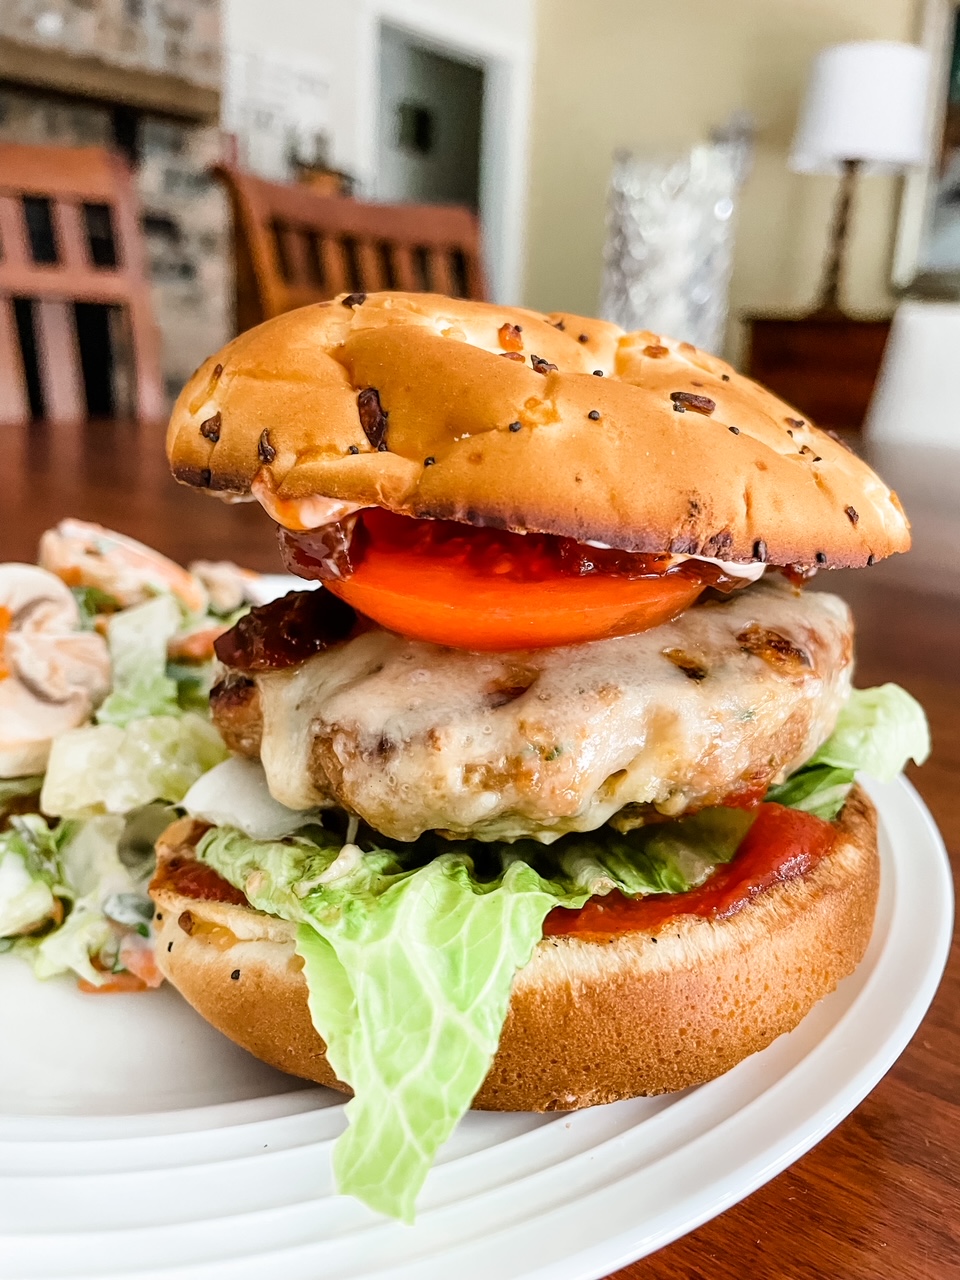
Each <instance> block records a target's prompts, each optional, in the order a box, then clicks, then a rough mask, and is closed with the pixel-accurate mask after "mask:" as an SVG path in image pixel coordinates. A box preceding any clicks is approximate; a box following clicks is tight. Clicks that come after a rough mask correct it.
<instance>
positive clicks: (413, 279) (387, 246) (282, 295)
mask: <svg viewBox="0 0 960 1280" xmlns="http://www.w3.org/2000/svg"><path fill="white" fill-rule="evenodd" d="M215 173H216V174H217V175H218V176H219V177H220V178H221V179H222V180H223V181H224V183H225V184H226V188H227V191H228V192H229V195H230V200H231V204H232V206H233V223H234V244H235V253H236V271H237V327H238V328H239V329H241V330H243V329H248V328H250V327H251V326H252V325H255V324H259V322H260V321H261V320H267V319H270V317H272V316H276V315H280V314H281V313H282V312H284V311H290V310H291V309H292V308H293V307H302V306H305V305H306V304H307V303H310V302H320V301H323V300H325V299H327V298H333V297H336V295H337V294H338V293H344V292H349V293H360V292H363V293H373V292H375V291H376V290H378V289H404V290H410V291H413V292H420V291H432V292H435V293H447V294H452V295H454V296H455V297H461V298H475V299H481V300H482V299H483V298H485V296H486V286H485V282H484V275H483V267H482V264H481V255H480V229H479V224H478V222H477V218H476V215H475V214H473V213H471V212H470V210H469V209H465V208H461V207H458V206H455V205H416V204H367V203H365V202H364V201H360V200H353V199H350V198H348V197H345V196H321V195H318V194H317V193H316V192H315V191H312V190H310V188H309V187H306V186H285V185H282V184H280V183H275V182H264V181H263V180H262V179H260V178H255V177H253V176H252V175H251V174H248V173H243V172H241V171H240V170H239V169H236V168H234V167H232V166H229V165H220V166H218V167H217V169H216V170H215Z"/></svg>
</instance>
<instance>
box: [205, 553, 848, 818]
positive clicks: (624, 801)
mask: <svg viewBox="0 0 960 1280" xmlns="http://www.w3.org/2000/svg"><path fill="white" fill-rule="evenodd" d="M288 600H289V602H290V605H289V610H288V613H287V615H286V616H289V611H290V610H293V609H295V608H296V607H297V604H298V603H299V602H298V601H297V600H296V597H288ZM308 603H310V602H308ZM318 603H319V601H318ZM270 614H271V615H272V620H270V621H268V624H267V625H268V626H270V627H272V628H273V629H274V630H278V629H282V627H283V625H284V613H283V611H282V608H281V607H279V606H273V607H272V608H271V610H270ZM267 643H269V637H268V640H267ZM852 648H853V628H852V622H851V618H850V613H849V610H848V609H847V606H846V605H845V604H844V603H843V601H841V600H840V599H838V598H837V597H836V596H832V595H827V594H825V593H816V594H813V593H801V592H800V591H798V590H796V589H795V588H793V587H791V586H790V585H789V584H788V583H787V582H786V581H784V580H783V579H782V578H777V579H769V580H765V581H762V582H760V583H758V584H757V585H755V586H752V587H749V588H747V589H746V590H743V591H740V592H737V593H736V594H734V595H732V596H730V597H728V598H727V599H726V600H717V601H713V602H709V603H706V604H703V605H701V606H698V607H697V608H694V609H689V610H688V611H687V612H686V613H684V614H683V615H682V616H681V617H680V618H678V619H677V620H676V621H675V622H671V623H667V624H665V625H663V626H660V627H655V628H653V629H652V630H650V631H643V632H640V633H639V634H638V635H631V636H620V637H617V638H614V639H610V640H598V641H595V642H593V643H591V644H583V645H571V646H566V647H563V648H555V649H531V650H526V651H519V652H509V653H492V652H491V653H483V654H475V653H469V652H467V651H465V650H462V649H451V648H441V647H439V646H437V645H431V644H426V643H423V642H421V641H416V640H408V639H406V638H405V637H403V636H400V635H396V634H394V633H392V632H389V631H385V630H384V629H383V628H381V627H374V628H370V629H367V630H363V631H361V632H360V634H355V635H352V636H349V637H348V638H346V639H344V640H342V641H341V642H340V643H335V644H334V645H332V647H330V648H328V649H326V650H324V651H323V652H320V653H318V654H316V655H315V656H314V657H311V658H309V659H308V660H307V661H305V662H301V663H299V664H297V665H294V666H288V667H286V668H284V669H280V670H260V671H250V670H249V669H248V670H247V671H243V670H242V669H237V668H232V669H228V671H227V673H226V675H225V676H224V678H223V679H222V680H221V681H220V683H219V684H218V685H217V686H216V687H215V688H214V691H213V695H212V706H213V715H214V720H215V722H216V724H217V726H218V728H219V729H220V731H221V733H222V734H223V737H224V739H225V741H226V742H227V745H228V746H229V747H230V748H231V749H232V750H234V751H237V752H238V753H240V754H241V755H244V756H248V757H251V758H259V759H260V760H261V761H262V763H263V766H264V769H265V771H266V777H267V783H268V785H269V788H270V792H271V794H272V795H273V796H274V797H275V798H276V799H277V800H279V801H281V802H282V803H283V804H285V805H287V806H289V807H290V808H292V809H311V808H314V807H321V808H325V807H329V806H331V805H337V806H340V807H342V808H344V809H346V810H347V811H348V812H349V813H352V814H356V815H357V816H358V817H360V818H363V819H364V820H365V821H366V822H368V823H369V824H370V826H371V827H373V828H374V829H375V830H377V831H380V832H382V833H383V834H384V835H387V836H390V837H392V838H394V839H397V840H415V839H416V838H417V837H418V836H419V835H421V834H422V833H423V832H424V831H431V830H440V831H444V832H448V833H450V834H451V835H453V836H458V837H463V836H472V837H473V838H475V839H480V840H495V839H505V840H515V839H519V838H521V837H524V836H532V837H534V838H538V839H541V840H547V841H549V840H552V839H555V838H556V837H557V836H559V835H561V834H563V833H565V832H568V831H590V830H593V829H594V828H597V827H599V826H601V825H602V824H603V823H604V822H607V821H608V820H610V819H611V818H614V816H615V815H617V814H618V813H621V815H622V816H621V823H622V822H624V821H630V822H636V821H642V820H643V818H644V816H650V817H653V818H654V819H657V818H659V817H660V816H661V815H669V816H676V815H678V814H681V813H684V812H686V811H688V810H696V809H701V808H703V807H705V806H707V805H716V804H722V803H723V802H724V801H726V800H728V799H730V798H731V797H737V796H740V797H743V796H748V795H749V796H759V795H762V794H764V793H765V792H766V790H767V788H768V787H769V786H770V785H771V784H773V783H776V782H779V781H781V780H782V779H783V778H784V777H785V776H786V775H787V774H788V773H790V772H791V771H792V770H793V769H795V768H797V767H798V766H799V765H801V764H803V763H804V762H805V761H806V760H807V759H808V758H809V757H810V756H811V755H812V754H813V752H814V751H815V750H816V748H817V747H818V746H819V745H820V743H821V742H823V741H824V740H825V739H826V738H827V737H829V735H830V733H831V731H832V729H833V726H834V722H835V720H836V718H837V713H838V711H839V709H840V707H841V705H842V704H843V702H844V701H845V700H846V697H847V694H848V691H849V686H850V674H851V666H852ZM230 652H231V654H232V656H233V657H234V659H235V660H236V661H237V662H238V663H239V664H240V666H241V667H243V666H247V667H248V668H249V663H250V661H251V655H250V652H249V649H247V650H246V651H245V650H244V647H243V644H242V641H241V642H240V643H239V644H237V645H234V646H233V647H232V648H231V650H230ZM245 656H246V661H245ZM261 665H262V664H261ZM625 806H631V808H630V809H629V810H627V811H626V813H623V812H622V811H624V809H625Z"/></svg>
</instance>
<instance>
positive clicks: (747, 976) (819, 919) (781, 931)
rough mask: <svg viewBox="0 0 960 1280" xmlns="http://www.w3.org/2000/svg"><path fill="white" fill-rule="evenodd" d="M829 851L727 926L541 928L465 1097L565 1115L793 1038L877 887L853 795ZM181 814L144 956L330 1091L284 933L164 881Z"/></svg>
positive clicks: (699, 922)
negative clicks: (593, 933) (152, 947)
mask: <svg viewBox="0 0 960 1280" xmlns="http://www.w3.org/2000/svg"><path fill="white" fill-rule="evenodd" d="M839 826H840V832H841V839H840V841H839V842H838V844H837V846H836V848H835V850H834V851H833V852H832V853H831V854H830V855H829V856H828V857H826V858H825V859H824V860H823V861H822V862H820V863H818V864H817V866H816V867H815V868H814V869H813V870H812V871H811V872H810V873H809V874H808V875H806V876H804V877H802V878H799V879H797V880H793V881H789V882H787V883H785V884H780V885H777V886H775V887H774V888H772V889H769V890H767V891H766V892H764V893H761V894H760V895H759V896H758V897H756V898H755V899H754V900H753V901H752V902H751V903H750V904H749V905H748V906H746V907H744V908H743V909H742V910H741V911H739V912H738V913H737V914H736V915H734V916H731V917H729V918H728V919H726V920H721V921H713V920H706V919H700V918H697V917H692V916H688V917H678V918H677V919H676V920H673V921H670V922H668V923H667V924H666V925H664V926H663V927H662V928H661V929H660V930H659V931H658V933H657V934H656V935H655V936H648V935H647V934H624V935H621V936H619V937H617V938H615V939H613V940H612V941H609V942H592V941H587V940H582V939H578V938H571V937H551V938H545V939H544V940H543V941H542V942H541V943H540V944H539V946H538V947H537V950H536V952H535V953H534V956H533V959H532V960H531V961H530V963H529V964H528V965H527V966H526V968H524V969H522V970H521V971H520V973H518V974H517V977H516V979H515V981H514V987H513V995H512V999H511V1004H510V1011H509V1014H508V1016H507V1021H506V1024H505V1025H504V1028H503V1032H502V1035H501V1037H500V1048H499V1050H498V1052H497V1055H496V1057H495V1058H494V1061H493V1065H492V1067H491V1068H490V1073H489V1075H488V1076H487V1078H486V1081H485V1082H484V1084H483V1086H482V1088H481V1090H480V1092H479V1093H478V1094H477V1097H476V1098H475V1100H474V1104H473V1105H474V1106H475V1107H479V1108H483V1109H487V1110H494V1111H553V1110H572V1109H574V1108H578V1107H587V1106H593V1105H594V1104H596V1103H601V1102H613V1101H616V1100H617V1099H620V1098H631V1097H636V1096H639V1095H642V1094H657V1093H665V1092H669V1091H673V1090H676V1089H683V1088H686V1087H687V1086H689V1085H695V1084H702V1083H704V1082H705V1081H707V1080H712V1079H713V1078H714V1077H715V1076H718V1075H721V1074H722V1073H723V1072H725V1071H728V1070H729V1069H730V1068H731V1067H733V1066H735V1065H736V1064H737V1063H738V1062H740V1061H741V1059H743V1058H745V1057H747V1056H748V1055H749V1054H751V1053H756V1052H757V1050H759V1049H763V1048H765V1047H766V1046H767V1045H768V1044H770V1042H771V1041H772V1040H774V1039H776V1037H777V1036H779V1035H781V1034H782V1033H783V1032H785V1031H790V1030H792V1029H793V1028H794V1027H795V1026H796V1025H797V1024H798V1023H799V1022H800V1020H801V1019H802V1018H803V1017H804V1016H805V1015H806V1014H807V1013H808V1012H809V1011H810V1009H811V1008H812V1007H813V1005H815V1004H816V1002H817V1001H818V1000H820V999H822V997H823V996H825V995H827V994H828V993H829V992H831V991H832V990H833V989H834V987H835V986H836V985H837V983H838V982H839V981H840V979H841V978H844V977H846V976H847V975H848V974H850V973H852V972H853V970H854V969H855V968H856V966H857V964H858V963H859V962H860V960H861V958H862V956H863V953H864V951H865V950H866V946H867V943H868V941H869V939H870V932H871V929H872V927H873V918H874V912H875V909H876V903H877V893H878V889H879V876H880V866H879V857H878V854H877V837H876V813H875V811H874V808H873V806H872V804H871V803H870V801H869V800H868V799H867V797H866V796H865V794H864V793H863V792H862V791H860V790H859V789H855V790H854V791H853V792H852V793H851V795H850V798H849V800H848V801H847V804H846V807H845V808H844V810H843V813H842V815H841V818H840V820H839ZM202 830H203V828H202V827H198V826H196V825H195V824H192V823H191V822H190V821H189V820H184V821H182V822H180V823H177V824H175V825H174V826H173V827H171V828H170V829H169V830H168V831H167V832H166V833H165V835H164V836H163V837H162V838H161V842H160V846H159V855H160V864H161V869H160V872H159V873H158V878H157V881H156V882H155V884H154V886H153V888H152V894H153V898H154V901H155V902H156V904H157V912H158V915H157V925H158V932H159V939H158V943H157V960H158V963H159V965H160V968H161V969H162V971H163V973H164V975H165V977H167V978H168V979H169V980H170V982H172V983H173V985H174V986H175V987H177V989H178V990H179V991H180V992H181V993H182V994H183V995H184V996H185V997H186V999H187V1000H188V1001H189V1002H190V1003H191V1004H192V1005H193V1006H194V1008H195V1009H197V1010H198V1012H199V1013H201V1014H202V1015H203V1016H204V1017H205V1018H206V1019H207V1020H208V1021H209V1022H212V1023H213V1025H214V1026H215V1027H218V1028H219V1029H220V1030H221V1031H222V1032H224V1033H225V1034H226V1035H228V1036H229V1037H230V1038H231V1039H232V1040H235V1041H236V1042H237V1043H238V1044H240V1045H243V1047H244V1048H246V1049H249V1050H250V1052H251V1053H253V1054H255V1055H256V1056H257V1057H258V1058H262V1059H263V1060H264V1061H265V1062H268V1063H270V1064H271V1065H272V1066H275V1067H279V1068H280V1069H281V1070H282V1071H288V1072H290V1073H292V1074H293V1075H297V1076H303V1077H304V1078H306V1079H308V1080H315V1081H317V1082H318V1083H320V1084H325V1085H332V1086H333V1087H335V1088H344V1086H343V1085H342V1084H341V1083H340V1082H339V1081H337V1079H336V1078H335V1076H334V1075H333V1072H332V1071H331V1070H330V1067H329V1066H328V1065H327V1060H326V1058H325V1056H324V1046H323V1042H322V1041H321V1039H320V1037H319V1036H318V1035H317V1033H316V1031H315V1030H314V1029H313V1025H312V1023H311V1021H310V1015H309V1012H308V1009H307V988H306V983H305V981H304V978H303V974H302V972H301V962H300V960H299V957H298V956H297V955H296V953H295V951H294V934H295V928H294V926H293V925H291V924H288V923H287V922H286V921H283V920H278V919H276V918H275V917H272V916H267V915H264V914H263V913H262V912H259V911H254V910H253V909H252V908H250V907H247V906H236V905H234V904H232V903H224V902H214V901H209V900H206V899H204V900H199V901H198V900H197V899H195V898H190V897H185V896H183V895H182V894H179V893H177V892H175V891H174V890H173V889H172V888H171V882H170V881H168V880H166V879H165V878H164V875H163V863H164V861H165V860H166V859H169V858H172V857H176V856H178V855H179V856H183V855H184V854H186V855H187V856H189V855H191V854H192V851H193V846H194V844H195V840H196V838H197V835H198V834H199V832H200V831H202Z"/></svg>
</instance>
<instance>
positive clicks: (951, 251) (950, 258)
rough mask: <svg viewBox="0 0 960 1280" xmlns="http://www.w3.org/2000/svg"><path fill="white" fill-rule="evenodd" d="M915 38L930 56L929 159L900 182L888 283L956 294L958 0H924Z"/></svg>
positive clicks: (959, 240)
mask: <svg viewBox="0 0 960 1280" xmlns="http://www.w3.org/2000/svg"><path fill="white" fill-rule="evenodd" d="M920 42H921V44H922V45H923V46H924V48H926V49H929V50H930V53H931V54H932V58H933V74H932V77H931V94H930V102H929V105H928V120H927V127H928V130H929V136H930V150H929V155H930V163H929V164H928V166H927V167H926V168H925V169H923V170H919V171H917V172H916V173H913V174H911V175H910V176H909V177H908V178H906V179H905V180H904V184H903V193H902V197H901V202H900V216H899V219H898V224H897V232H896V241H895V245H894V254H893V269H892V278H893V285H894V287H895V288H896V289H900V290H907V289H909V290H910V292H911V293H921V294H927V295H932V296H938V297H960V0H925V3H924V6H923V16H922V26H921V37H920Z"/></svg>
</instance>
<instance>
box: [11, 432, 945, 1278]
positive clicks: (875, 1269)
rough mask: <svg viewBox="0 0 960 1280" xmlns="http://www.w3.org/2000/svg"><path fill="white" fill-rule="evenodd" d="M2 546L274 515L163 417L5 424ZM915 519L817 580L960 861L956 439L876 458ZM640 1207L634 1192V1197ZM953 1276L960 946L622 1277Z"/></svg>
mask: <svg viewBox="0 0 960 1280" xmlns="http://www.w3.org/2000/svg"><path fill="white" fill-rule="evenodd" d="M0 441H2V442H3V443H2V452H0V559H3V560H9V559H21V560H32V559H33V558H34V555H35V551H36V545H37V540H38V538H39V536H40V534H41V533H42V532H43V530H44V529H45V528H47V527H48V526H50V525H51V524H54V523H55V522H56V521H57V520H59V519H61V518H62V517H63V516H67V515H71V516H77V517H80V518H83V519H88V520H96V521H99V522H100V523H102V524H105V525H107V526H110V527H112V528H115V529H119V530H121V531H123V532H125V533H128V534H131V535H132V536H134V537H137V538H141V539H142V540H143V541H145V542H147V543H149V544H150V545H151V546H154V547H156V548H157V549H158V550H161V551H163V552H165V553H167V554H168V555H171V556H173V557H174V558H176V559H179V560H181V561H186V560H189V559H191V558H194V557H203V558H206V559H220V558H230V559H234V560H236V561H238V562H239V563H241V564H245V565H249V566H250V567H251V568H255V569H260V570H267V571H279V569H280V562H279V557H278V554H277V551H276V546H275V542H274V538H273V533H272V529H271V525H270V522H269V521H268V520H267V518H266V517H265V516H264V515H263V513H262V512H261V511H260V509H259V507H257V506H256V505H252V504H250V505H248V504H241V505H225V504H223V503H220V502H217V501H215V500H214V499H211V498H209V497H207V496H205V495H198V494H195V493H193V492H191V491H189V490H187V489H183V488H180V487H178V486H177V485H176V484H174V482H173V481H172V480H171V479H170V477H169V475H168V473H167V468H166V463H165V461H164V458H163V432H162V429H160V428H148V427H137V426H134V425H132V424H129V423H90V424H88V425H87V426H86V427H83V428H65V427H57V428H51V427H46V426H43V425H38V424H33V425H32V426H29V427H24V428H0ZM871 460H872V461H875V462H876V463H877V465H878V467H879V469H880V470H881V471H882V473H883V474H884V476H885V478H886V479H887V480H888V481H889V482H890V483H892V484H893V485H894V486H895V487H896V488H897V489H898V490H899V492H900V494H901V497H902V498H903V501H904V505H905V506H906V508H907V510H908V512H909V513H910V515H911V517H912V519H913V522H914V534H915V536H914V544H915V545H914V551H913V552H912V553H911V554H910V556H909V557H895V558H894V560H892V561H888V562H885V563H883V564H881V565H877V566H875V567H874V568H872V569H867V570H861V571H859V572H856V573H849V572H838V573H830V574H826V573H823V574H821V575H820V577H819V579H818V580H817V585H823V586H829V588H830V589H831V590H837V591H839V593H840V594H842V595H844V596H846V597H847V599H848V600H849V601H850V602H851V604H852V605H853V608H854V612H855V615H856V618H857V624H858V654H859V660H858V675H857V683H858V684H861V685H870V684H879V683H882V682H883V681H886V680H895V681H898V682H899V683H900V684H903V685H904V686H905V687H906V688H907V689H909V690H910V691H911V692H912V693H913V694H915V695H916V696H917V697H918V698H919V699H920V700H921V702H922V703H923V704H924V706H925V707H926V709H927V713H928V715H929V717H930V722H931V728H932V732H933V743H934V750H933V755H932V757H931V759H930V761H929V762H928V763H927V764H926V765H925V766H924V767H923V768H922V769H919V770H917V769H911V777H912V778H913V780H914V782H915V783H916V785H917V787H918V789H919V790H920V793H921V795H922V796H923V798H924V799H925V800H926V802H927V804H928V805H929V806H930V809H931V810H932V812H933V815H934V817H935V819H936V820H937V822H938V823H939V825H940V829H941V831H942V832H943V836H944V839H945V841H946V843H947V846H948V848H949V850H950V853H951V858H952V861H953V865H954V873H955V875H956V871H957V868H958V866H960V448H958V450H957V451H956V452H943V451H934V450H917V449H908V448H902V447H901V448H897V447H894V446H889V447H887V448H886V449H884V450H875V451H874V455H873V456H872V457H871ZM640 1212H642V1206H639V1205H638V1213H640ZM701 1277H702V1278H703V1280H706V1278H707V1277H709V1280H744V1278H745V1277H756V1278H757V1280H820V1278H821V1277H829V1278H830V1280H889V1278H892V1277H896V1278H897V1280H948V1278H949V1277H960V950H958V947H957V944H956V939H955V941H954V947H953V950H952V953H951V958H950V963H949V965H948V968H947V973H946V976H945V978H944V981H943V985H942V986H941V988H940V991H939V993H938V995H937V997H936V999H935V1001H934V1003H933V1006H932V1008H931V1010H930V1012H929V1014H928V1016H927V1018H926V1019H925V1021H924V1023H923V1025H922V1026H921V1028H920V1030H919V1031H918V1033H917V1035H916V1036H915V1037H914V1039H913V1042H912V1043H911V1044H910V1046H909V1048H908V1049H907V1050H906V1052H905V1053H904V1054H903V1056H902V1057H901V1058H900V1060H899V1061H898V1062H897V1064H896V1066H895V1067H894V1068H893V1070H892V1071H891V1072H890V1073H889V1074H888V1075H887V1076H886V1078H885V1079H884V1080H883V1081H882V1082H881V1083H880V1084H879V1085H878V1086H877V1088H876V1089H875V1090H874V1091H873V1093H871V1094H870V1096H869V1097H868V1098H867V1099H866V1101H864V1102H863V1103H861V1105H860V1106H859V1107H858V1108H857V1110H856V1111H855V1112H854V1113H853V1115H851V1116H850V1117H849V1118H848V1119H847V1120H845V1121H844V1122H843V1123H842V1124H841V1125H840V1126H839V1127H838V1128H837V1129H836V1130H834V1132H833V1133H831V1134H830V1135H829V1136H828V1137H827V1138H825V1139H824V1141H823V1142H821V1143H820V1145H819V1146H817V1147H816V1148H814V1150H813V1151H811V1152H810V1153H809V1154H808V1155H806V1156H804V1157H803V1158H802V1159H801V1160H799V1161H797V1163H796V1164H794V1165H793V1166H791V1168H789V1169H788V1170H787V1171H786V1172H785V1173H782V1174H781V1175H780V1176H779V1177H778V1178H775V1179H774V1180H773V1181H772V1182H770V1183H768V1184H767V1186H765V1187H763V1188H762V1189H761V1190H760V1191H757V1192H755V1193H754V1194H753V1195H752V1196H750V1197H749V1198H748V1199H747V1200H745V1201H743V1202H742V1203H741V1204H739V1205H737V1206H736V1207H735V1208H733V1209H730V1210H728V1211H727V1212H726V1213H724V1214H723V1215H721V1216H720V1217H719V1218H716V1219H714V1220H713V1221H712V1222H710V1223H707V1225H706V1226H703V1227H701V1228H700V1229H699V1230H698V1231H695V1232H693V1233H692V1234H690V1235H688V1236H686V1237H685V1238H684V1239H682V1240H679V1241H677V1242H676V1243H675V1244H672V1245H670V1246H669V1247H667V1248H665V1249H663V1250H661V1251H660V1252H659V1253H657V1254H655V1255H654V1256H653V1257H651V1258H647V1259H646V1260H644V1261H642V1262H638V1263H635V1264H633V1265H632V1266H629V1267H627V1268H626V1269H625V1270H623V1271H621V1272H619V1273H618V1280H698V1278H701Z"/></svg>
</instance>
